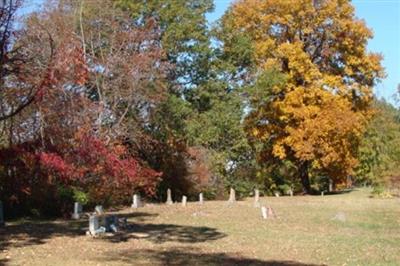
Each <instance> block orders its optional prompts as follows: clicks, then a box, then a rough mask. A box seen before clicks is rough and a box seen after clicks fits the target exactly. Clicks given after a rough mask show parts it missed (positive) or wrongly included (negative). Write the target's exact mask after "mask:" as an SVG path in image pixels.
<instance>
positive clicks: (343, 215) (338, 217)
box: [332, 212, 346, 222]
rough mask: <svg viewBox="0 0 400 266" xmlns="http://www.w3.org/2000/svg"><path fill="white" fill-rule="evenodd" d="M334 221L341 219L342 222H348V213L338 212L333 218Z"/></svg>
mask: <svg viewBox="0 0 400 266" xmlns="http://www.w3.org/2000/svg"><path fill="white" fill-rule="evenodd" d="M332 220H334V221H340V222H346V214H344V212H338V213H336V215H335V216H334V217H333V218H332Z"/></svg>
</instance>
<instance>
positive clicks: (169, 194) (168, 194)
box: [166, 189, 173, 205]
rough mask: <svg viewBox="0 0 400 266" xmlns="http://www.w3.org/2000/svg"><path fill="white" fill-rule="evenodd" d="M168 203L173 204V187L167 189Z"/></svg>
mask: <svg viewBox="0 0 400 266" xmlns="http://www.w3.org/2000/svg"><path fill="white" fill-rule="evenodd" d="M166 203H167V204H168V205H172V204H173V202H172V196H171V189H167V202H166Z"/></svg>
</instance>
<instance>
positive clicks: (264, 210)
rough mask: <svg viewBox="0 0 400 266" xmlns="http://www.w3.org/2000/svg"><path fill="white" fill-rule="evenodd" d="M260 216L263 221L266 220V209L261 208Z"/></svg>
mask: <svg viewBox="0 0 400 266" xmlns="http://www.w3.org/2000/svg"><path fill="white" fill-rule="evenodd" d="M261 215H262V218H263V219H267V218H268V212H267V208H266V207H264V206H262V207H261Z"/></svg>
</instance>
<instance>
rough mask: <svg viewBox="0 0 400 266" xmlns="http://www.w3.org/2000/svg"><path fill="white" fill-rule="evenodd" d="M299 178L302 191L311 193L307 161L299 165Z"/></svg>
mask: <svg viewBox="0 0 400 266" xmlns="http://www.w3.org/2000/svg"><path fill="white" fill-rule="evenodd" d="M299 171H300V180H301V184H302V185H303V192H304V193H305V194H311V185H310V178H309V176H308V162H303V163H302V164H301V165H300V167H299Z"/></svg>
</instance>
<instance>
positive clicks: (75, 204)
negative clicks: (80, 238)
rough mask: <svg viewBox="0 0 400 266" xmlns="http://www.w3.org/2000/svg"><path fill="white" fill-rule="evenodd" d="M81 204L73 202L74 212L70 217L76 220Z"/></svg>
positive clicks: (78, 216) (79, 215)
mask: <svg viewBox="0 0 400 266" xmlns="http://www.w3.org/2000/svg"><path fill="white" fill-rule="evenodd" d="M81 213H82V205H81V204H80V203H79V202H75V203H74V213H73V214H72V219H75V220H78V219H79V218H80V217H81Z"/></svg>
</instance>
